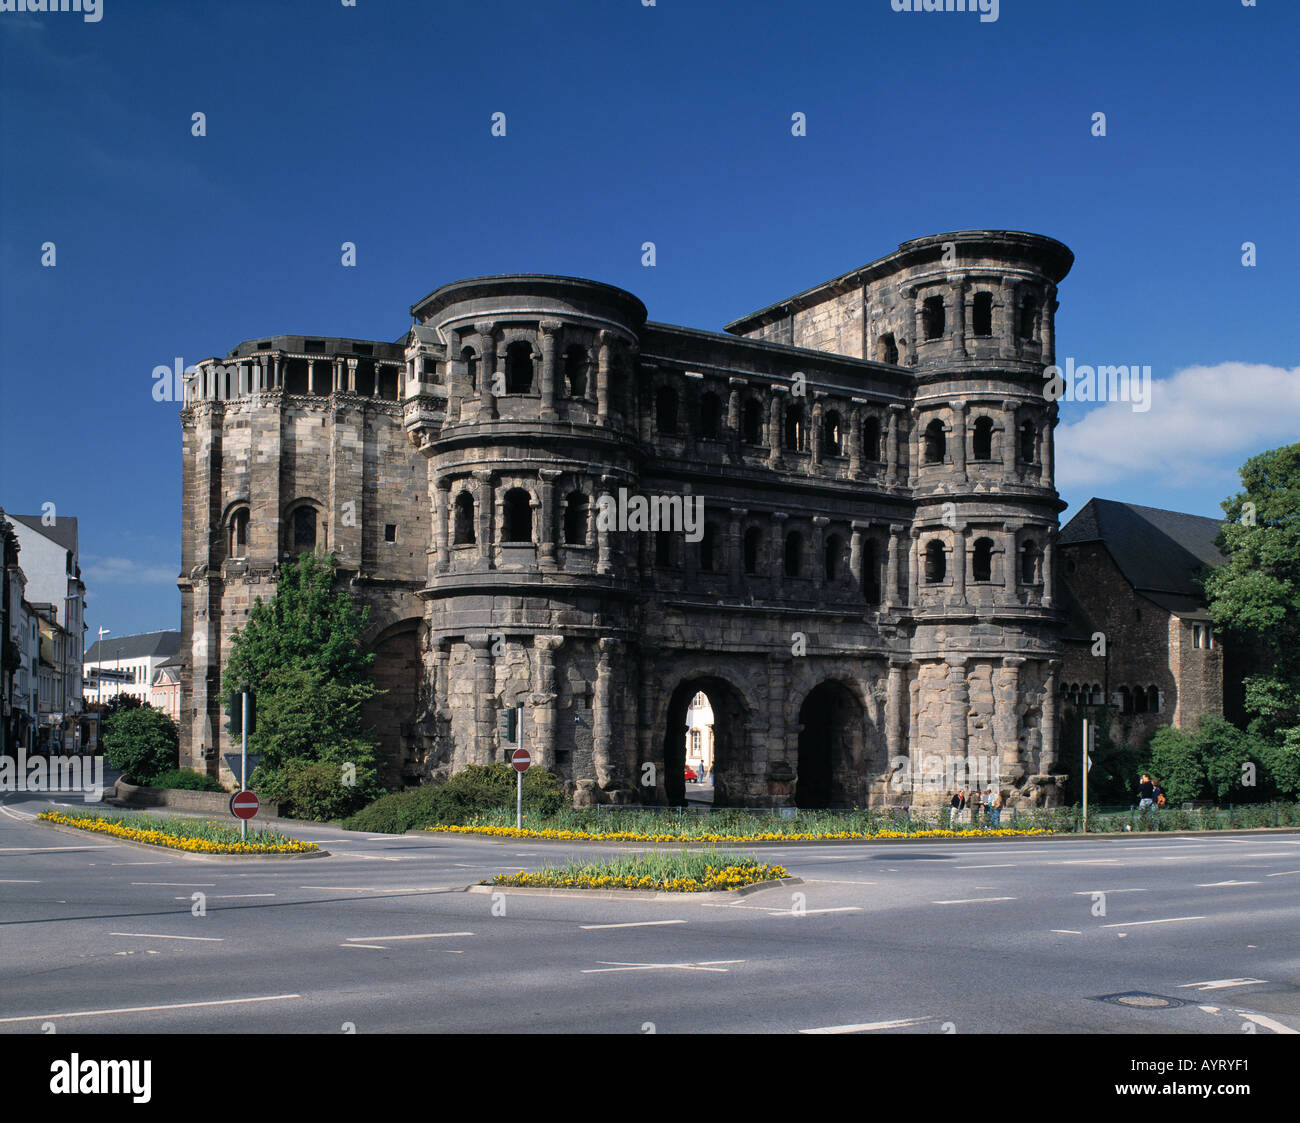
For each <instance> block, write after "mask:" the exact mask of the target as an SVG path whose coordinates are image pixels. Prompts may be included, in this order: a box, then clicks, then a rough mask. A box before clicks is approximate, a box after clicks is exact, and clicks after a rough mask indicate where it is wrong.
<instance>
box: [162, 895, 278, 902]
mask: <svg viewBox="0 0 1300 1123" xmlns="http://www.w3.org/2000/svg"><path fill="white" fill-rule="evenodd" d="M274 896H275V894H274V893H209V894H208V897H209V898H210V899H212V900H214V901H233V900H238V899H239V898H241V897H274ZM172 900H173V901H188V900H189V898H188V897H173V898H172Z"/></svg>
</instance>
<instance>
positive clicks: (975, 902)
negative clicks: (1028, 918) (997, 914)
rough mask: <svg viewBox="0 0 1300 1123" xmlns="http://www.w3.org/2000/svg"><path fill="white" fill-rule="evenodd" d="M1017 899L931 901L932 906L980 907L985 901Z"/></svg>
mask: <svg viewBox="0 0 1300 1123" xmlns="http://www.w3.org/2000/svg"><path fill="white" fill-rule="evenodd" d="M1015 899H1016V898H1015V897H962V898H959V899H958V900H955V901H931V902H930V904H932V905H979V904H983V903H984V902H985V901H1014V900H1015Z"/></svg>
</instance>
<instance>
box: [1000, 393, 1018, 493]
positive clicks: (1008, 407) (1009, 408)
mask: <svg viewBox="0 0 1300 1123" xmlns="http://www.w3.org/2000/svg"><path fill="white" fill-rule="evenodd" d="M1019 406H1020V403H1019V402H1011V401H1006V402H1003V403H1002V471H1003V473H1004V474H1005V475H1009V476H1014V475H1016V474H1017V471H1016V469H1017V462H1018V461H1019V459H1020V455H1019V452H1020V450H1019V449H1018V448H1017V447H1016V445H1017V441H1016V410H1017V409H1018V408H1019Z"/></svg>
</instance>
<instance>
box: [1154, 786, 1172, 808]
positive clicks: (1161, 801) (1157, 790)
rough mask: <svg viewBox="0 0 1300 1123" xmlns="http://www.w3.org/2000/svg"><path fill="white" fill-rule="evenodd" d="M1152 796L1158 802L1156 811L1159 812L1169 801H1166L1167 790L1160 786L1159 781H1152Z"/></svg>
mask: <svg viewBox="0 0 1300 1123" xmlns="http://www.w3.org/2000/svg"><path fill="white" fill-rule="evenodd" d="M1151 795H1152V797H1153V798H1154V799H1155V801H1156V810H1157V811H1158V810H1159V809H1160V808H1162V807H1163V806H1164V805H1165V804H1166V803H1168V802H1169V801H1168V800H1167V799H1165V790H1164V788H1162V787H1161V786H1160V781H1159V780H1152V781H1151Z"/></svg>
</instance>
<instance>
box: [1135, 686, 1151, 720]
mask: <svg viewBox="0 0 1300 1123" xmlns="http://www.w3.org/2000/svg"><path fill="white" fill-rule="evenodd" d="M1131 712H1132V713H1135V714H1144V713H1146V712H1147V692H1146V691H1145V690H1144V689H1143V688H1142V687H1140V686H1139V687H1138V688H1137V689H1136V690H1135V691H1133V708H1132V711H1131Z"/></svg>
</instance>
